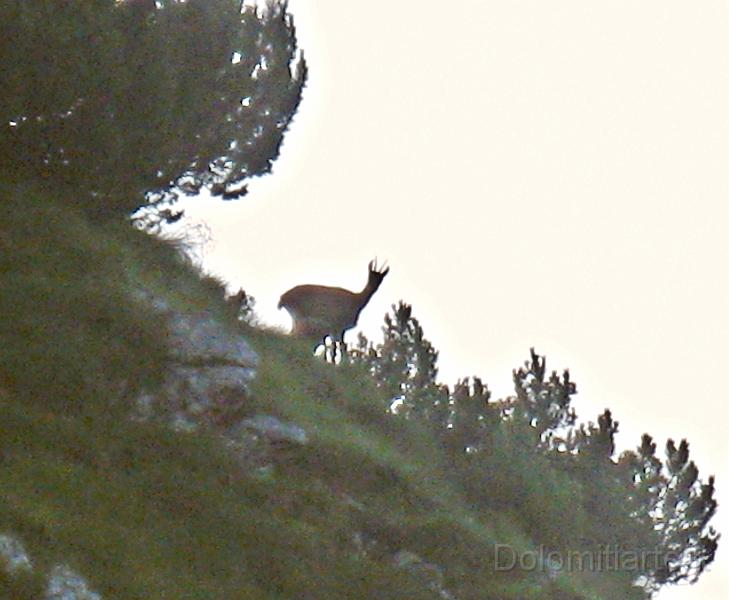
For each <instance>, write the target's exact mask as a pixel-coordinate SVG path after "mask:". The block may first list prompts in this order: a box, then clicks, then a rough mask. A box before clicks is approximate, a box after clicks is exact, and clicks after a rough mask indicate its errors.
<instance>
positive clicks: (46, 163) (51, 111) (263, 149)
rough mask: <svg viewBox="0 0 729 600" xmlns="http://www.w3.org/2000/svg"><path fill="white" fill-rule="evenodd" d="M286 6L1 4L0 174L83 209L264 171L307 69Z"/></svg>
mask: <svg viewBox="0 0 729 600" xmlns="http://www.w3.org/2000/svg"><path fill="white" fill-rule="evenodd" d="M286 9H287V6H286V3H285V2H279V1H272V2H269V4H268V5H267V7H266V8H265V9H263V10H259V9H257V8H255V7H251V6H249V5H246V4H243V3H240V2H235V1H233V0H186V1H185V2H182V1H177V0H166V1H164V2H162V1H157V2H154V1H152V0H122V1H116V0H88V1H87V2H57V1H56V0H37V1H35V2H24V1H23V0H9V1H7V2H3V3H2V6H0V50H1V52H2V56H3V69H2V71H1V73H2V75H0V130H2V134H1V135H0V172H1V173H2V175H3V177H5V178H6V179H7V180H12V179H13V178H15V179H17V180H22V179H36V180H43V181H45V182H46V184H47V185H48V186H49V187H52V188H66V189H67V190H72V191H73V195H74V197H75V198H76V201H77V202H78V203H79V204H80V205H82V206H83V207H84V208H87V209H89V210H90V211H91V212H93V213H95V214H120V213H126V214H128V213H129V212H131V211H133V210H134V209H136V208H137V207H139V206H141V205H144V204H153V205H154V204H156V205H161V204H162V203H165V202H168V201H171V200H174V199H175V198H176V197H177V196H178V195H179V194H180V193H186V194H196V193H198V192H199V191H200V190H201V189H203V188H206V189H208V190H209V191H210V192H211V193H212V194H213V195H214V196H221V197H223V198H226V199H228V198H236V197H239V196H241V195H243V194H245V192H246V188H245V181H246V180H247V179H248V178H250V177H253V176H255V175H261V174H263V173H266V172H268V171H270V169H271V162H272V161H273V160H274V159H275V158H276V157H277V155H278V152H279V148H280V145H281V142H282V139H283V135H284V132H285V131H286V128H287V127H288V125H289V123H290V121H291V119H292V117H293V115H294V113H295V111H296V109H297V107H298V104H299V101H300V98H301V91H302V87H303V85H304V82H305V80H306V65H305V63H304V60H303V56H302V55H301V53H300V52H299V51H298V50H297V45H296V39H295V30H294V26H293V22H292V19H291V17H290V15H288V14H287V12H286Z"/></svg>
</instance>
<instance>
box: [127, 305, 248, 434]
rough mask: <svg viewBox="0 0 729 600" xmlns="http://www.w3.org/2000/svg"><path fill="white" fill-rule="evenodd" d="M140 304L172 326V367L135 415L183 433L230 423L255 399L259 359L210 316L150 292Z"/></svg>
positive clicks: (243, 341)
mask: <svg viewBox="0 0 729 600" xmlns="http://www.w3.org/2000/svg"><path fill="white" fill-rule="evenodd" d="M139 299H140V300H141V301H142V302H144V303H146V304H148V305H149V307H150V309H151V310H154V311H155V312H157V313H158V314H159V315H160V317H161V318H164V319H166V321H167V325H168V331H169V334H168V335H169V337H168V345H169V349H170V354H171V358H172V366H171V368H170V369H169V371H168V372H167V373H166V374H165V378H164V382H163V384H162V386H161V388H160V389H159V390H155V392H154V393H153V394H151V393H148V394H143V395H142V396H140V397H139V398H138V399H137V406H136V415H135V416H136V417H137V418H140V419H150V418H154V417H162V418H166V419H168V420H169V423H170V425H171V426H172V427H173V428H174V429H176V430H178V431H195V430H196V429H197V428H198V427H199V426H200V425H220V424H222V423H226V422H227V419H228V418H229V416H230V415H234V414H236V413H237V412H239V411H240V409H242V408H243V407H244V405H245V403H246V399H247V398H248V397H249V395H250V387H249V385H250V382H251V381H252V380H253V378H254V377H255V373H256V367H257V366H258V362H259V358H258V355H257V354H256V353H255V351H254V350H253V349H252V348H251V347H250V345H249V344H248V342H247V341H246V339H245V338H244V337H243V335H241V334H240V333H238V332H236V331H233V330H231V328H230V327H226V326H225V325H224V324H222V323H220V322H219V321H218V320H217V319H216V318H215V317H214V316H213V315H212V314H210V313H209V312H207V311H199V312H187V313H183V312H180V311H177V310H174V309H173V308H171V307H170V305H169V304H168V303H167V302H166V301H165V300H162V299H160V298H154V297H152V296H151V295H150V294H148V293H140V294H139Z"/></svg>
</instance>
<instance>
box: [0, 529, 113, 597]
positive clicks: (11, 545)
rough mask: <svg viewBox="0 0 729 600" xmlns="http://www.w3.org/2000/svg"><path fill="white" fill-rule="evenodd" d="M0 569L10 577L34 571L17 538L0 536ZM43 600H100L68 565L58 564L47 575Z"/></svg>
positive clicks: (5, 535)
mask: <svg viewBox="0 0 729 600" xmlns="http://www.w3.org/2000/svg"><path fill="white" fill-rule="evenodd" d="M0 568H2V570H4V571H5V573H7V574H8V575H10V576H17V575H19V574H20V573H21V572H32V571H33V570H34V568H35V567H34V566H33V561H31V559H30V556H29V554H28V552H26V550H25V547H24V546H23V544H22V542H20V540H18V539H17V538H15V537H13V536H11V535H7V534H0ZM46 580H47V584H46V588H45V592H44V594H43V600H101V596H100V595H99V594H97V593H96V592H94V591H92V590H91V589H90V588H89V585H88V583H87V582H86V580H85V579H84V578H83V577H82V576H81V575H79V574H78V573H76V572H75V571H74V570H73V569H71V567H69V566H68V565H63V564H58V565H55V566H54V567H52V568H51V570H50V572H49V573H48V575H47V578H46Z"/></svg>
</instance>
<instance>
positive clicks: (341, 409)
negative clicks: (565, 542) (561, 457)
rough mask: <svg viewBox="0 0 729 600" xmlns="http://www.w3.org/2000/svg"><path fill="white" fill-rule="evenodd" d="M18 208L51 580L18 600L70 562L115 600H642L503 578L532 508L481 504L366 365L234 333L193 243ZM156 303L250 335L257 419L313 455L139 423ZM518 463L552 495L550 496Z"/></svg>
mask: <svg viewBox="0 0 729 600" xmlns="http://www.w3.org/2000/svg"><path fill="white" fill-rule="evenodd" d="M0 195H2V202H3V203H4V206H6V207H9V209H8V211H7V212H6V214H4V216H3V219H2V221H1V222H0V313H1V314H2V318H1V319H0V533H8V534H12V535H13V536H15V537H17V538H18V539H19V540H21V541H22V542H23V543H24V544H25V546H26V548H27V550H28V551H29V554H30V556H31V557H32V559H33V561H34V564H35V570H34V572H33V574H23V575H20V576H7V575H5V574H4V573H3V571H2V570H0V597H7V598H15V599H19V600H20V599H26V598H27V599H29V598H38V597H40V596H41V595H42V589H43V587H44V585H45V583H44V574H45V573H47V572H48V571H49V570H50V569H51V567H52V566H53V565H55V564H58V563H64V564H68V565H69V566H71V567H72V568H73V569H74V570H76V571H77V572H79V573H81V574H82V575H83V576H84V577H85V578H86V579H87V580H88V582H89V585H90V587H91V588H92V589H94V590H95V591H97V592H99V593H100V594H101V595H102V596H103V597H104V598H109V599H112V598H113V599H117V598H118V599H129V600H131V599H139V598H170V599H188V598H189V599H193V598H200V599H210V598H225V599H248V598H250V599H255V600H261V599H267V598H270V599H284V598H292V599H293V598H296V599H302V598H311V599H323V598H338V599H339V598H341V599H345V598H353V599H354V598H358V599H362V598H378V599H387V598H392V599H393V600H394V599H398V600H401V599H403V598H408V599H411V600H417V599H421V598H422V599H430V598H443V597H447V596H444V595H443V594H444V593H445V592H444V591H443V590H449V591H450V592H451V593H452V594H453V595H454V597H458V598H461V599H475V598H479V599H494V600H496V599H498V600H510V599H514V600H517V599H519V600H527V599H529V598H540V599H545V598H554V599H555V600H556V599H559V600H565V599H578V598H584V599H588V598H589V599H596V600H597V599H598V598H605V599H610V600H612V599H613V598H618V597H620V598H623V597H626V596H625V595H624V591H625V581H624V579H623V578H617V577H616V578H615V580H614V581H613V580H611V579H610V578H609V576H608V575H606V576H605V577H604V578H601V579H600V580H599V581H598V580H591V579H581V578H578V577H577V576H573V575H569V574H564V575H559V576H558V577H556V578H555V579H553V580H549V579H548V578H547V577H546V576H545V575H544V574H543V573H540V572H526V571H519V570H514V571H508V572H497V571H495V570H494V548H495V543H497V542H498V543H501V544H510V545H511V546H512V547H514V548H516V549H521V550H530V549H535V548H536V542H535V540H534V539H533V538H532V536H530V535H529V534H528V533H527V532H528V530H529V529H528V527H527V524H526V523H525V522H524V521H523V518H522V515H523V514H526V513H525V512H524V511H520V510H517V509H514V510H512V509H510V508H509V506H507V503H505V506H504V509H503V510H499V511H488V510H484V509H483V508H480V507H476V506H472V505H470V504H469V503H468V502H466V501H465V500H464V496H463V494H462V493H461V491H460V489H459V483H458V481H453V480H452V478H451V477H449V466H448V464H447V461H446V459H445V454H444V453H442V452H441V450H440V449H439V447H438V446H437V445H436V444H435V443H434V442H433V439H432V437H431V436H430V435H429V433H428V432H427V431H426V430H425V429H424V428H422V427H421V426H420V425H419V424H417V423H413V422H411V421H407V420H404V419H395V418H392V417H391V416H388V415H387V414H386V413H385V412H384V411H383V410H382V406H383V401H382V398H380V397H379V394H380V392H379V390H378V389H376V388H375V387H374V385H373V383H372V380H371V378H370V377H369V376H368V375H367V374H366V373H365V372H363V370H362V369H360V368H357V367H355V366H351V365H350V366H347V365H342V366H332V365H329V364H325V363H323V362H322V361H321V360H319V359H316V358H314V357H312V356H311V355H310V352H309V348H308V347H307V345H306V344H302V343H298V342H296V341H295V340H292V339H291V338H289V337H287V336H285V335H282V334H280V333H278V332H272V331H266V330H264V329H257V328H252V327H250V326H246V325H243V324H241V323H239V322H238V321H236V320H235V318H234V316H233V314H232V313H231V311H230V309H229V307H228V306H227V305H226V304H225V302H224V300H223V288H222V285H221V284H220V283H219V282H216V281H214V280H212V279H209V278H205V277H201V275H200V273H198V272H197V271H196V270H195V269H194V268H193V267H192V266H191V265H190V264H188V263H187V262H186V261H185V260H184V258H183V257H182V253H181V252H180V244H173V243H169V242H162V241H159V240H157V239H154V238H151V237H149V236H147V235H146V234H143V233H141V232H138V231H135V230H134V229H132V228H131V227H129V226H128V225H126V224H119V225H92V224H90V223H89V222H88V221H87V220H85V219H84V218H83V217H82V216H81V215H80V214H76V213H74V212H73V211H71V210H68V209H66V208H62V206H63V204H64V203H63V199H62V198H61V199H58V200H56V199H55V198H54V197H53V193H52V192H51V191H49V190H43V189H39V188H34V187H32V186H19V185H0ZM141 289H144V290H147V291H150V292H152V293H154V294H155V295H157V296H159V297H162V298H164V299H165V300H166V301H167V302H168V303H169V304H170V305H171V306H174V307H177V308H178V309H180V310H201V309H205V310H208V311H210V312H211V313H212V314H213V315H215V316H217V318H218V319H219V320H220V321H221V322H224V323H227V324H228V326H229V327H230V328H239V329H243V330H244V331H245V334H246V335H247V337H248V339H249V341H250V343H251V345H252V346H253V347H254V348H255V350H256V351H257V352H258V354H259V355H260V357H261V363H260V367H259V370H258V375H257V378H256V380H255V382H254V385H253V390H252V395H251V398H250V402H249V403H248V405H246V407H245V408H244V410H243V411H242V413H241V415H240V417H244V416H250V415H255V414H267V415H274V416H277V417H279V418H280V419H283V420H285V421H289V422H293V423H296V424H298V425H300V426H302V427H303V428H304V429H305V430H306V431H307V433H308V434H309V438H310V442H309V443H308V444H307V445H305V446H301V447H290V448H284V449H273V450H271V454H270V456H269V464H267V465H266V468H252V467H251V466H250V465H247V464H246V463H245V461H243V462H241V461H240V460H238V459H237V458H236V457H235V456H234V455H233V454H232V453H231V452H230V450H229V449H228V448H227V447H226V446H225V444H223V443H222V442H221V440H220V437H219V436H218V435H217V434H216V432H215V431H214V430H210V431H201V432H197V433H194V434H183V433H175V432H173V431H171V430H170V429H169V428H167V427H165V426H163V425H161V424H155V423H140V422H137V421H132V420H130V419H129V418H128V413H129V408H130V406H131V404H132V402H133V400H134V399H135V398H136V397H137V396H138V395H139V394H140V393H141V392H142V391H145V392H150V393H154V390H155V389H157V387H158V386H159V385H160V382H161V380H162V376H163V375H164V373H165V372H166V370H167V369H168V368H169V365H170V357H169V353H168V348H167V346H166V343H165V340H166V324H165V322H164V320H163V319H160V318H159V316H158V315H156V314H154V313H152V312H150V311H149V309H148V307H146V306H145V305H143V304H141V303H140V302H139V300H138V299H137V298H138V291H139V290H141ZM252 291H255V290H252ZM506 458H508V457H506ZM506 458H505V459H504V461H505V462H506ZM509 464H510V465H511V467H510V468H511V469H512V474H513V476H514V477H515V478H516V480H518V481H522V482H525V489H531V490H532V491H533V493H535V494H536V493H539V490H541V489H543V488H544V485H546V484H548V483H549V482H546V480H543V478H544V477H547V475H544V474H542V473H540V472H539V470H538V469H536V468H535V467H534V465H530V464H525V461H523V463H519V462H518V461H517V462H514V461H511V462H510V463H509ZM527 484H528V485H527ZM543 484H544V485H543ZM559 493H560V492H559V491H555V492H554V494H553V495H551V496H549V497H548V499H549V500H550V501H554V499H555V498H559ZM568 493H569V491H567V492H565V494H566V496H565V497H564V498H562V500H563V501H564V502H566V503H567V504H569V501H570V498H569V495H568ZM523 503H524V504H528V500H523ZM540 506H541V505H540ZM542 510H547V512H548V513H549V511H550V508H549V507H547V508H546V509H542ZM558 513H559V514H563V513H564V506H555V507H554V514H555V515H556V514H558ZM568 513H569V511H568ZM550 515H551V513H549V514H547V516H546V517H545V518H544V520H545V521H549V520H550V518H551V516H550ZM573 518H577V517H576V516H575V515H574V514H567V515H566V516H565V515H564V514H563V516H562V517H561V519H562V521H560V522H559V523H558V524H557V526H559V527H570V526H571V520H572V519H573ZM403 551H407V552H410V553H414V554H417V555H418V556H419V557H421V558H422V559H423V561H426V562H427V563H432V564H433V565H438V566H439V567H440V569H442V574H443V579H442V581H440V584H442V585H441V586H440V588H439V589H436V588H437V586H433V585H430V583H431V582H432V581H433V580H434V579H433V577H426V576H424V575H423V572H424V571H427V569H420V570H418V569H416V568H407V567H404V566H403V563H404V562H406V561H404V560H403V556H405V555H403V554H402V552H403ZM398 553H400V554H398ZM398 556H399V557H400V559H398ZM432 571H433V570H432V569H431V571H430V572H431V573H432ZM435 579H438V578H437V577H435ZM612 586H614V587H612ZM598 590H599V591H598Z"/></svg>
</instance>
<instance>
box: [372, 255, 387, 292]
mask: <svg viewBox="0 0 729 600" xmlns="http://www.w3.org/2000/svg"><path fill="white" fill-rule="evenodd" d="M368 269H369V277H368V279H367V284H368V286H372V287H374V289H375V290H376V289H377V288H378V287H380V284H381V283H382V280H383V279H384V278H385V275H387V274H388V273H389V272H390V267H388V266H387V262H385V263H384V264H383V265H382V266H381V267H379V268H378V267H377V259H376V258H375V259H374V260H371V261H370V264H369V265H368Z"/></svg>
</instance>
